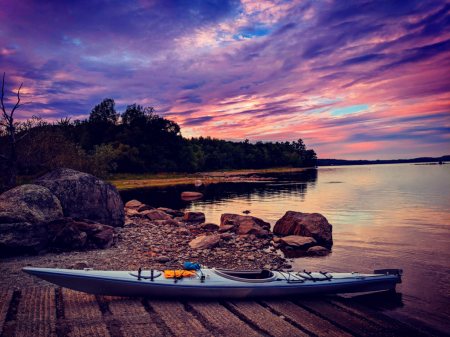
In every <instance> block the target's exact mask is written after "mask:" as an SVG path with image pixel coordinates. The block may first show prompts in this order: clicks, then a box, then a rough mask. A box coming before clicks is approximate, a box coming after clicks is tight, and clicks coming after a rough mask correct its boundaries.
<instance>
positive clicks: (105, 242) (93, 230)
mask: <svg viewBox="0 0 450 337" xmlns="http://www.w3.org/2000/svg"><path fill="white" fill-rule="evenodd" d="M85 221H86V222H74V223H73V225H74V226H75V227H77V228H78V230H80V231H82V232H85V233H86V234H87V238H88V240H91V241H92V242H93V243H95V244H96V245H97V247H98V248H102V249H105V248H109V247H111V245H112V244H113V235H114V227H112V226H107V225H102V224H100V223H96V222H92V221H88V220H85Z"/></svg>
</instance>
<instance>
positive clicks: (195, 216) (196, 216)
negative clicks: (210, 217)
mask: <svg viewBox="0 0 450 337" xmlns="http://www.w3.org/2000/svg"><path fill="white" fill-rule="evenodd" d="M182 220H184V221H198V222H204V221H205V213H202V212H186V213H185V214H184V216H183V219H182Z"/></svg>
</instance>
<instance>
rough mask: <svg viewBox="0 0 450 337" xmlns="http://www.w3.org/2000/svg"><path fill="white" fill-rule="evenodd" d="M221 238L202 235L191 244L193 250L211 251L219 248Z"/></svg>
mask: <svg viewBox="0 0 450 337" xmlns="http://www.w3.org/2000/svg"><path fill="white" fill-rule="evenodd" d="M219 242H220V238H219V236H217V235H200V236H198V237H196V238H195V239H194V240H192V241H191V242H189V246H191V248H192V249H211V248H213V247H215V246H217V245H218V244H219Z"/></svg>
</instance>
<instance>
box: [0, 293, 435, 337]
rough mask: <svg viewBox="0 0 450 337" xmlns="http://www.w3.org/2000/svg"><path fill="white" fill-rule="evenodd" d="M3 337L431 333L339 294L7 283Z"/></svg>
mask: <svg viewBox="0 0 450 337" xmlns="http://www.w3.org/2000/svg"><path fill="white" fill-rule="evenodd" d="M0 336H11V337H12V336H21V337H22V336H33V337H37V336H54V337H61V336H80V337H85V336H112V337H119V336H120V337H121V336H124V337H125V336H180V337H189V336H192V337H202V336H233V337H234V336H245V337H247V336H273V337H288V336H324V337H325V336H327V337H331V336H346V337H347V336H408V337H409V336H428V335H427V334H425V333H423V332H421V331H419V330H416V329H415V328H412V327H410V326H409V325H406V324H403V323H401V322H399V321H396V320H394V319H392V318H389V317H388V316H386V315H384V314H383V313H382V311H381V310H378V309H377V308H376V307H370V306H367V305H364V304H361V303H359V302H357V301H355V300H353V299H348V298H342V297H339V296H321V297H314V298H300V297H298V298H289V299H278V298H277V299H260V300H259V299H258V300H224V301H220V300H190V299H183V300H177V299H156V298H124V297H108V296H94V295H89V294H84V293H80V292H76V291H73V290H68V289H65V288H56V289H55V288H48V287H35V288H26V289H24V290H21V291H18V290H16V291H13V290H8V289H0Z"/></svg>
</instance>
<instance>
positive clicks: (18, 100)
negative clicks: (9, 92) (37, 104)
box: [9, 83, 23, 118]
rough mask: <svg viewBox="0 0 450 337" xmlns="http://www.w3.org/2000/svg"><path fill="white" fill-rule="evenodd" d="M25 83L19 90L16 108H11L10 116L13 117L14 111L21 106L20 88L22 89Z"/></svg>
mask: <svg viewBox="0 0 450 337" xmlns="http://www.w3.org/2000/svg"><path fill="white" fill-rule="evenodd" d="M22 85H23V83H22V84H21V85H20V87H19V90H17V103H16V105H14V108H13V109H12V110H11V114H10V116H9V117H10V118H13V114H14V111H15V110H16V109H17V108H18V107H19V103H20V89H22Z"/></svg>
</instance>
